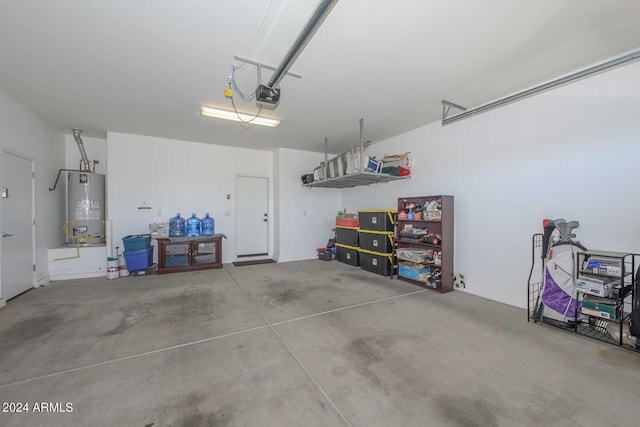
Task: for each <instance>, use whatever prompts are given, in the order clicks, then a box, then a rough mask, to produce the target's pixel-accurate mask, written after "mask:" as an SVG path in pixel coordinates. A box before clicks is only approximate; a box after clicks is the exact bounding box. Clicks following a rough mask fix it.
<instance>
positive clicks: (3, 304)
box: [0, 298, 7, 308]
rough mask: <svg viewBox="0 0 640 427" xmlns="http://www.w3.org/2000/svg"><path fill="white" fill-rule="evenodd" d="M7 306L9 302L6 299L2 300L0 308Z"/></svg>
mask: <svg viewBox="0 0 640 427" xmlns="http://www.w3.org/2000/svg"><path fill="white" fill-rule="evenodd" d="M6 305H7V300H6V299H4V298H0V308H3V307H5V306H6Z"/></svg>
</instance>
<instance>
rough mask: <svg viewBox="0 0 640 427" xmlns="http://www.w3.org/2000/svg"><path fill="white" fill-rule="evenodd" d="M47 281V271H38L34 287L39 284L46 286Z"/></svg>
mask: <svg viewBox="0 0 640 427" xmlns="http://www.w3.org/2000/svg"><path fill="white" fill-rule="evenodd" d="M49 283H50V280H49V272H45V273H40V274H38V275H37V276H36V285H35V286H34V287H35V288H39V287H40V286H47V285H48V284H49Z"/></svg>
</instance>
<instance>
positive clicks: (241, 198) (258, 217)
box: [236, 176, 269, 258]
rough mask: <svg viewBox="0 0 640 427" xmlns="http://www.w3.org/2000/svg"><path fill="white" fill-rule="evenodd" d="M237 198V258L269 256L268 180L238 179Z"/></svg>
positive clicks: (258, 178) (257, 178)
mask: <svg viewBox="0 0 640 427" xmlns="http://www.w3.org/2000/svg"><path fill="white" fill-rule="evenodd" d="M236 194H237V196H236V197H237V199H236V236H237V237H236V255H237V256H238V258H242V257H252V256H265V255H268V251H269V216H268V212H269V180H268V179H267V178H261V177H250V176H239V177H237V180H236Z"/></svg>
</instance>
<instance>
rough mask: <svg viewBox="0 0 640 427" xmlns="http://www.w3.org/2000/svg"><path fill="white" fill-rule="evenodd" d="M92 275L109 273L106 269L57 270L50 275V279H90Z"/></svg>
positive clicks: (102, 275) (100, 275) (103, 275)
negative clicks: (82, 270) (83, 270)
mask: <svg viewBox="0 0 640 427" xmlns="http://www.w3.org/2000/svg"><path fill="white" fill-rule="evenodd" d="M92 277H107V273H105V272H104V271H85V272H73V271H71V272H56V273H52V274H51V276H49V280H50V281H51V282H55V281H57V280H73V279H90V278H92Z"/></svg>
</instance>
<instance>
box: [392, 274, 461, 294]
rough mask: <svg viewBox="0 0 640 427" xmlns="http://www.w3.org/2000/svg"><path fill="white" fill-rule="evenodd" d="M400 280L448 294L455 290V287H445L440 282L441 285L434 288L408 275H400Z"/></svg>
mask: <svg viewBox="0 0 640 427" xmlns="http://www.w3.org/2000/svg"><path fill="white" fill-rule="evenodd" d="M398 280H402V281H403V282H407V283H413V284H414V285H418V286H420V287H423V288H425V289H431V290H432V291H436V292H440V293H441V294H446V293H447V292H451V291H453V289H448V288H443V287H442V284H440V286H438V287H436V288H432V287H431V286H428V285H427V284H426V283H425V282H419V281H417V280H413V279H409V278H408V277H403V276H398Z"/></svg>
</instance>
